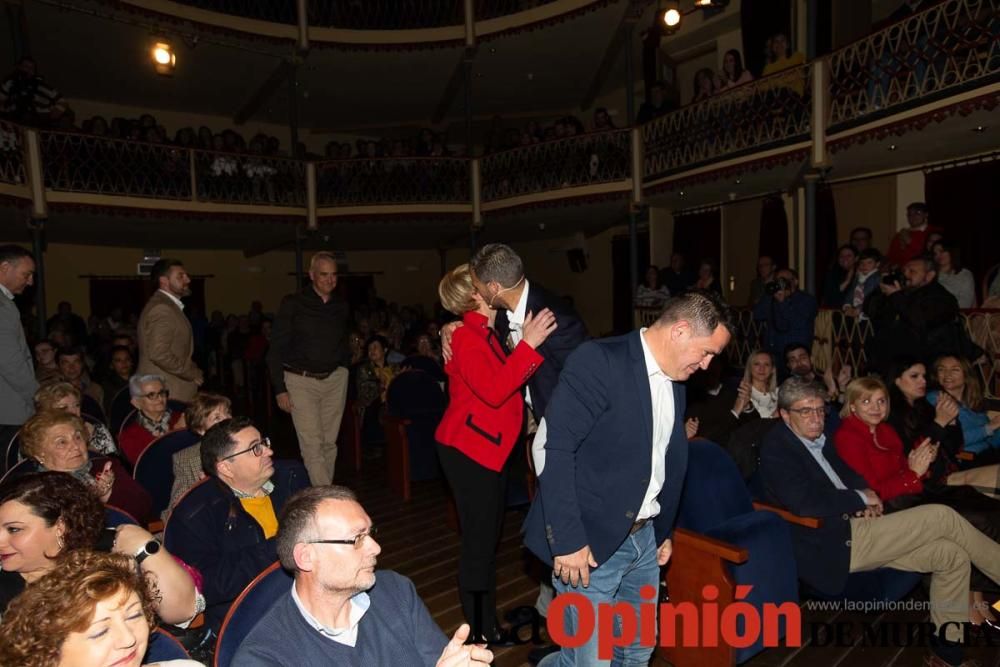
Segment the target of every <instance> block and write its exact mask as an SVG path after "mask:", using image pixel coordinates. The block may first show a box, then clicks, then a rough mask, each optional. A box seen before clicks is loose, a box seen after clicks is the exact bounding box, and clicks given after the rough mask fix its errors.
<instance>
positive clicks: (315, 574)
mask: <svg viewBox="0 0 1000 667" xmlns="http://www.w3.org/2000/svg"><path fill="white" fill-rule="evenodd" d="M280 523H281V528H280V529H279V530H278V538H277V542H278V557H279V558H280V559H281V565H282V566H283V567H284V568H285V569H286V570H288V571H289V572H292V573H293V574H294V575H295V583H293V584H292V587H291V589H290V590H289V592H288V593H287V594H286V595H283V596H282V597H280V598H279V599H278V601H277V602H275V603H274V605H272V606H271V608H270V610H268V612H267V613H266V614H264V615H263V616H262V617H261V619H260V621H259V622H258V623H257V625H255V626H254V628H253V630H252V632H251V633H250V634H249V635H248V636H247V638H246V639H245V640H244V641H243V643H242V644H241V645H240V648H239V650H238V651H237V653H236V656H235V657H234V658H233V663H232V664H234V665H239V666H240V667H265V666H268V667H281V666H283V665H300V666H301V667H320V666H326V665H426V666H428V667H429V666H431V665H437V666H438V667H459V666H461V667H478V666H481V665H487V664H489V663H491V662H493V654H492V653H490V651H488V650H487V649H485V648H481V647H478V646H474V645H465V643H464V642H465V640H466V639H467V638H468V636H469V626H468V625H467V624H463V625H462V626H460V627H459V628H458V630H456V631H455V634H454V636H453V637H452V638H451V641H450V642H449V641H448V638H447V637H445V635H444V633H443V632H441V629H440V628H439V627H438V626H437V624H436V623H435V622H434V619H433V618H432V617H431V615H430V612H428V611H427V607H425V606H424V603H423V602H422V601H421V600H420V598H419V597H418V596H417V591H416V589H415V588H414V587H413V582H412V581H410V580H409V579H407V578H406V577H403V576H400V575H399V574H396V573H395V572H392V571H391V570H378V571H376V570H375V563H376V559H377V557H378V555H379V553H380V552H381V551H382V547H380V546H379V544H378V542H376V541H375V529H374V528H373V527H372V521H371V519H370V518H368V514H366V513H365V510H364V508H363V507H361V505H360V504H359V503H358V500H357V498H356V497H355V495H354V492H352V491H351V490H350V489H348V488H346V487H342V486H314V487H312V488H310V489H308V490H306V491H302V492H301V493H297V494H296V495H295V496H294V497H293V498H292V499H291V500H289V501H288V504H286V505H285V509H284V511H282V513H281V521H280ZM376 582H377V585H376Z"/></svg>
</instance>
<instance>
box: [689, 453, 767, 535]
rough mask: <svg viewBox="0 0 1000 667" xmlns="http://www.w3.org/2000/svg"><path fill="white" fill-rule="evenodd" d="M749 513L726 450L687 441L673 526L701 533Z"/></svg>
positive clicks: (744, 489) (743, 487)
mask: <svg viewBox="0 0 1000 667" xmlns="http://www.w3.org/2000/svg"><path fill="white" fill-rule="evenodd" d="M752 511H753V502H752V501H751V500H750V493H749V492H748V491H747V486H746V482H744V481H743V477H742V475H740V471H739V468H737V467H736V464H735V463H734V462H733V460H732V458H730V456H729V454H727V453H726V450H724V449H723V448H722V447H720V446H719V445H717V444H715V443H714V442H710V441H708V440H703V439H697V438H696V439H694V440H691V441H690V442H689V443H688V469H687V475H685V477H684V488H683V490H682V491H681V504H680V509H679V511H678V514H677V525H678V526H680V527H681V528H688V529H690V530H694V531H697V532H699V533H705V532H708V531H709V530H711V529H712V528H714V527H715V526H718V525H721V524H722V523H723V522H725V521H726V520H727V519H730V518H732V517H734V516H738V515H740V514H746V513H748V512H752Z"/></svg>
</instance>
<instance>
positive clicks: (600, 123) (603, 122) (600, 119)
mask: <svg viewBox="0 0 1000 667" xmlns="http://www.w3.org/2000/svg"><path fill="white" fill-rule="evenodd" d="M613 129H615V123H614V121H613V120H611V115H610V114H609V113H608V110H607V109H605V108H604V107H598V108H597V109H594V132H606V131H608V130H613Z"/></svg>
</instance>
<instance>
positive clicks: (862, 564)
mask: <svg viewBox="0 0 1000 667" xmlns="http://www.w3.org/2000/svg"><path fill="white" fill-rule="evenodd" d="M826 399H827V394H826V390H825V389H824V387H823V386H822V385H819V384H817V383H815V382H809V381H807V380H804V379H802V378H796V377H793V378H789V379H788V380H786V381H785V382H784V383H783V384H782V385H781V389H780V390H779V391H778V409H779V411H780V413H781V419H782V421H783V422H784V423H781V424H778V425H776V426H775V427H774V428H773V429H772V430H771V431H769V432H768V433H767V435H765V436H764V440H763V442H762V443H761V452H760V475H761V478H762V480H763V482H764V486H765V488H766V490H767V494H768V496H770V499H772V500H773V501H774V502H777V503H778V504H779V505H781V506H783V507H785V508H786V509H788V510H790V511H792V512H794V513H795V514H799V515H803V516H810V517H818V518H821V519H822V523H821V525H820V527H819V528H803V527H802V526H796V525H793V526H792V546H793V549H794V550H795V561H796V564H797V565H798V570H799V577H800V578H801V579H802V580H803V581H805V582H806V583H807V584H809V585H810V586H812V587H813V588H815V589H816V590H818V591H820V592H822V593H825V594H826V595H828V596H831V597H834V596H839V595H840V594H841V593H842V592H843V590H844V586H845V585H846V583H847V576H848V574H849V573H851V572H864V571H868V570H874V569H876V568H879V567H890V568H893V569H896V570H904V571H909V572H929V573H930V574H931V585H930V602H931V621H932V622H933V623H934V624H935V626H936V627H937V630H938V633H940V634H942V635H945V636H947V638H948V639H949V640H952V641H959V640H960V639H961V637H962V624H963V623H964V622H965V621H968V618H969V611H968V599H969V571H970V570H969V564H970V563H971V564H973V565H975V566H976V567H978V568H979V569H980V570H981V571H982V572H983V574H985V575H986V576H987V577H990V578H991V579H993V581H995V582H997V583H1000V544H997V543H996V542H994V541H993V540H991V539H990V538H989V537H987V536H986V535H984V534H983V533H981V532H979V531H978V530H976V529H975V528H973V526H972V524H970V523H969V522H968V521H966V520H965V519H963V518H962V517H961V516H959V515H958V513H956V512H955V510H953V509H951V508H950V507H946V506H944V505H934V504H931V505H920V506H918V507H913V508H911V509H907V510H902V511H899V512H894V513H892V514H889V515H886V516H882V501H881V500H880V499H879V497H878V495H877V494H876V493H875V492H874V491H873V490H872V489H871V488H869V486H868V484H867V483H866V482H865V480H864V479H863V478H862V477H861V476H860V475H858V474H857V473H855V472H854V471H853V470H852V469H851V468H850V467H849V466H848V465H847V464H846V463H844V461H843V460H842V459H841V458H840V457H839V456H838V455H837V451H836V449H834V446H833V443H832V442H829V441H828V440H827V438H826V436H825V435H824V434H823V423H824V415H825V413H826V411H827V410H828V408H827V404H826ZM931 646H932V649H933V653H931V654H929V655H928V656H927V657H926V658H925V660H924V664H925V665H928V666H930V667H946V666H947V665H959V664H960V663H961V659H962V657H961V649H960V646H959V645H954V646H947V645H938V646H934V645H933V644H932V645H931Z"/></svg>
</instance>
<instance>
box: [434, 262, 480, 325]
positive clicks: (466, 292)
mask: <svg viewBox="0 0 1000 667" xmlns="http://www.w3.org/2000/svg"><path fill="white" fill-rule="evenodd" d="M475 291H476V288H475V287H473V286H472V272H471V271H469V265H468V264H460V265H458V266H456V267H455V268H454V269H452V270H451V271H449V272H448V273H446V274H445V276H444V278H442V279H441V282H440V283H438V298H440V299H441V305H442V306H444V307H445V310H447V311H448V312H450V313H454V314H455V315H459V316H461V315H463V314H465V313H467V312H468V311H470V310H475V309H476V300H475V299H473V298H472V295H473V294H474V293H475Z"/></svg>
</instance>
